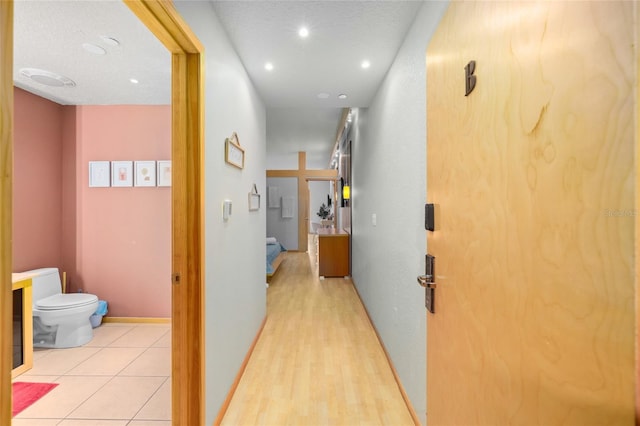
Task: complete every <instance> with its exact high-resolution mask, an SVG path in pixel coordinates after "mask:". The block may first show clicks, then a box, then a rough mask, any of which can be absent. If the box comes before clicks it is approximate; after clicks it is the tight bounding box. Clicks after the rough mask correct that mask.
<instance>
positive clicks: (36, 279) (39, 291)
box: [14, 268, 62, 304]
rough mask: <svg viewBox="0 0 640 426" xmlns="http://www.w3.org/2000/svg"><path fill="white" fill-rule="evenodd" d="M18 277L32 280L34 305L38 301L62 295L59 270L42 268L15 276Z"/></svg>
mask: <svg viewBox="0 0 640 426" xmlns="http://www.w3.org/2000/svg"><path fill="white" fill-rule="evenodd" d="M16 275H20V276H21V277H23V278H29V277H30V278H31V286H32V294H33V303H34V304H35V303H36V301H37V300H40V299H44V298H45V297H49V296H53V295H54V294H60V293H62V285H61V283H60V274H59V273H58V268H40V269H34V270H32V271H25V272H21V273H19V274H14V276H16Z"/></svg>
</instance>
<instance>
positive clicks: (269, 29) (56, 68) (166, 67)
mask: <svg viewBox="0 0 640 426" xmlns="http://www.w3.org/2000/svg"><path fill="white" fill-rule="evenodd" d="M0 1H1V0H0ZM177 1H184V0H177ZM202 1H203V0H202ZM209 3H210V4H211V5H212V7H213V8H214V10H215V12H216V14H217V15H218V16H219V18H220V21H221V23H222V25H223V26H224V27H225V30H226V32H227V34H228V35H229V38H230V41H231V43H232V44H233V45H234V47H235V49H236V51H237V52H238V54H239V56H240V59H241V60H242V62H243V64H244V66H245V68H246V69H247V72H248V74H249V77H250V78H251V80H252V81H253V83H254V85H255V86H256V89H257V90H258V92H259V93H260V95H261V97H262V99H263V101H264V102H265V105H266V107H267V143H268V145H267V149H268V150H269V152H271V153H278V152H282V153H290V152H292V151H307V152H308V153H309V155H313V156H316V157H318V156H322V155H326V157H327V161H328V159H329V156H330V155H331V150H332V148H333V143H334V142H335V137H336V133H337V127H338V125H339V123H338V121H339V119H340V116H341V113H342V108H345V107H366V106H368V105H369V104H370V103H371V101H372V99H373V96H374V95H375V93H376V91H377V88H378V87H379V85H380V83H381V81H382V79H383V78H384V76H385V74H386V72H387V70H388V68H389V66H390V64H391V63H392V61H393V59H394V58H395V55H396V53H397V50H398V48H399V46H400V45H401V43H402V41H403V39H404V36H405V34H406V32H407V30H408V28H409V27H410V25H411V23H412V21H413V19H414V17H415V15H416V13H417V11H418V9H419V8H420V7H421V5H422V2H421V1H377V0H367V1H332V0H326V1H267V0H257V1H236V0H233V1H217V0H216V1H210V2H209ZM303 25H304V26H306V27H307V28H308V29H309V33H310V34H309V36H308V37H307V38H305V39H302V38H300V37H299V36H298V30H299V28H300V27H301V26H303ZM14 27H15V33H14V39H15V43H14V81H15V84H16V86H18V87H21V88H23V89H25V90H28V91H30V92H32V93H35V94H37V95H40V96H42V97H45V98H47V99H50V100H52V101H54V102H57V103H59V104H63V105H84V104H90V105H106V104H150V105H154V104H169V103H170V87H171V86H170V85H171V69H170V67H171V63H170V55H169V53H168V51H167V50H166V49H165V48H164V47H163V46H162V44H161V43H160V42H159V41H158V40H157V39H156V38H155V37H154V36H153V35H152V34H151V33H150V32H149V30H148V29H147V28H145V27H144V26H143V25H142V24H141V23H140V22H139V20H138V19H137V18H136V17H135V16H134V15H133V13H132V12H131V11H130V10H129V9H128V8H127V7H126V6H125V5H124V3H122V2H121V1H116V0H107V1H89V0H45V1H34V0H16V3H15V25H14ZM103 36H106V37H113V38H115V39H117V40H119V41H120V45H118V46H115V47H114V46H109V45H108V44H106V43H105V42H104V39H103V38H101V37H103ZM83 43H92V44H95V45H98V46H100V47H102V48H103V49H104V50H105V51H106V54H104V55H95V54H92V53H89V52H87V51H86V50H85V49H83V47H82V45H83ZM365 59H366V60H368V61H370V63H371V67H370V68H368V69H362V68H361V66H360V65H361V63H362V61H363V60H365ZM267 61H269V62H272V63H273V65H274V69H273V70H272V71H270V72H268V71H266V70H265V68H264V65H265V63H266V62H267ZM23 67H31V68H41V69H45V70H48V71H52V72H55V73H58V74H61V75H63V76H65V77H68V78H70V79H71V80H73V81H74V82H75V83H76V86H75V87H49V86H45V85H42V84H40V83H37V82H34V81H33V80H31V79H29V78H27V77H24V76H23V75H21V74H20V69H21V68H23ZM130 78H136V79H137V80H139V84H137V85H134V84H132V83H131V82H130V81H129V79H130ZM320 93H326V94H328V97H327V98H326V99H320V98H318V96H317V95H318V94H320ZM341 93H344V94H346V95H347V99H344V100H342V99H338V97H337V96H338V95H339V94H341ZM323 150H324V152H325V153H326V154H323Z"/></svg>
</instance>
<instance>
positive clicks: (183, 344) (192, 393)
mask: <svg viewBox="0 0 640 426" xmlns="http://www.w3.org/2000/svg"><path fill="white" fill-rule="evenodd" d="M125 2H126V4H127V6H129V8H130V9H131V10H132V11H133V12H134V13H135V14H136V15H137V16H138V18H139V19H140V21H142V23H143V24H144V25H145V26H147V28H149V29H150V30H151V32H152V33H153V34H155V35H156V37H157V38H158V39H159V40H160V41H161V42H162V43H163V44H164V45H165V47H167V49H169V50H170V51H171V52H172V54H173V55H172V70H171V80H172V89H171V90H172V94H171V103H172V109H171V114H172V147H171V161H172V165H173V173H172V191H171V192H172V214H171V216H172V272H173V274H174V275H179V276H180V282H179V283H175V284H174V285H172V307H171V321H172V330H173V332H172V334H171V335H172V342H171V347H172V349H171V353H172V357H171V365H172V375H171V383H172V389H173V390H172V395H171V401H172V414H171V416H172V423H173V424H176V425H200V424H203V423H204V418H205V410H204V359H205V354H204V350H205V345H204V326H205V325H204V240H203V239H204V184H203V178H204V154H203V152H204V126H203V122H204V86H203V81H202V80H203V69H204V62H203V58H202V55H201V52H202V51H203V48H202V45H201V44H200V42H199V41H198V39H197V37H196V36H195V35H194V34H193V33H192V31H191V30H190V28H189V27H188V26H187V25H186V23H185V22H184V21H183V20H182V18H181V17H180V15H179V14H178V12H177V11H176V10H175V8H174V6H173V4H172V3H171V1H168V0H160V1H154V0H144V1H140V0H136V1H132V0H125ZM184 348H189V350H188V351H185V350H184Z"/></svg>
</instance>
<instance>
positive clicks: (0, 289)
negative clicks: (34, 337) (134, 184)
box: [0, 0, 13, 425]
mask: <svg viewBox="0 0 640 426" xmlns="http://www.w3.org/2000/svg"><path fill="white" fill-rule="evenodd" d="M12 165H13V1H12V0H8V1H0V200H2V202H1V204H2V206H1V207H0V253H2V256H0V334H1V335H2V336H11V335H12V334H13V325H12V323H13V321H12V319H11V312H12V310H13V296H12V294H11V292H12V290H11V286H10V285H9V283H11V271H12V269H13V268H12V262H13V260H12V259H13V258H12V252H11V233H12V228H11V224H12V191H13V184H12V182H13V180H12V179H13V166H12ZM12 366H13V350H12V344H11V339H2V342H1V343H0V395H1V396H0V424H3V425H9V424H11V374H10V373H9V372H10V371H11V367H12Z"/></svg>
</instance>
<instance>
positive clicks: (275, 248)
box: [267, 237, 287, 281]
mask: <svg viewBox="0 0 640 426" xmlns="http://www.w3.org/2000/svg"><path fill="white" fill-rule="evenodd" d="M286 251H287V249H285V248H284V246H283V245H282V244H280V243H279V242H278V240H276V239H275V238H273V237H269V238H267V281H269V279H270V278H271V277H273V275H274V274H275V273H276V271H277V270H278V266H280V264H281V263H282V261H283V260H284V253H285V252H286Z"/></svg>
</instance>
